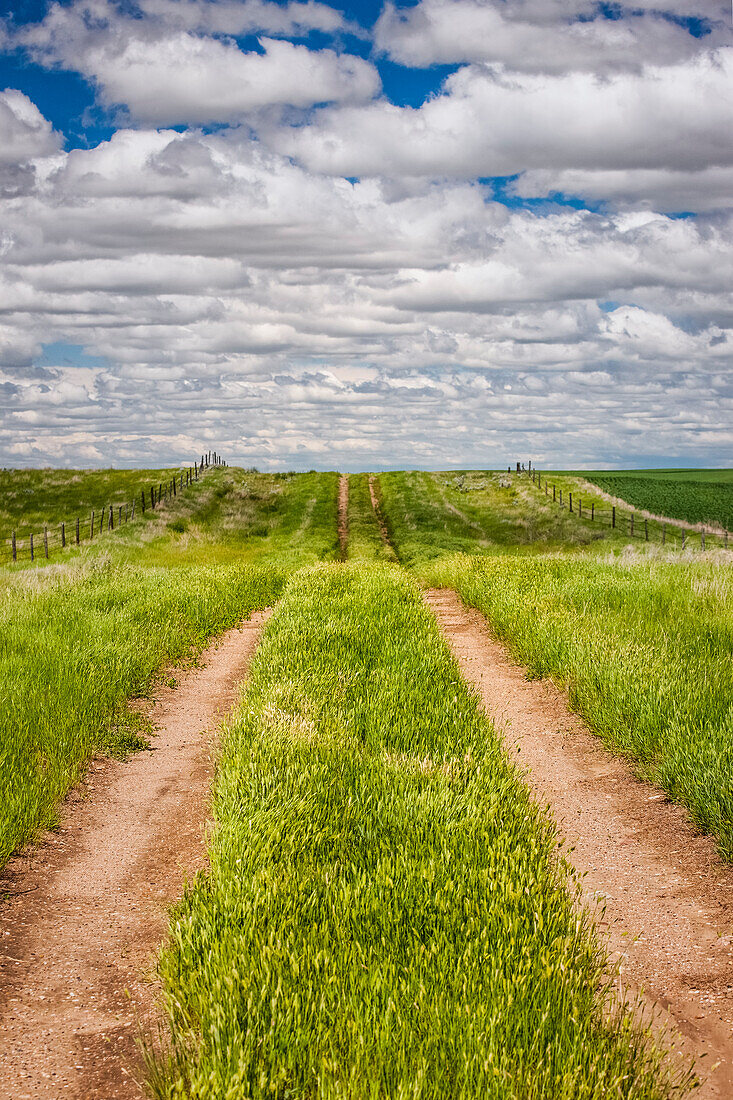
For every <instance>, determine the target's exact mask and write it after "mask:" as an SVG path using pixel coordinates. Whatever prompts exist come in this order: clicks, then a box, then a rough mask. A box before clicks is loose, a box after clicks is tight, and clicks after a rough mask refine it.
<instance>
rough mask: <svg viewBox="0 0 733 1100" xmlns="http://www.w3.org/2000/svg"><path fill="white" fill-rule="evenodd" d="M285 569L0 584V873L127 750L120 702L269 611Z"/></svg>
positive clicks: (107, 570)
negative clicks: (95, 770)
mask: <svg viewBox="0 0 733 1100" xmlns="http://www.w3.org/2000/svg"><path fill="white" fill-rule="evenodd" d="M283 583H284V573H283V571H282V570H276V569H273V568H271V567H270V568H262V567H260V568H258V567H253V566H245V567H242V566H226V567H219V568H216V569H214V568H211V567H199V568H197V569H148V568H139V567H138V568H135V567H132V566H119V565H118V566H112V565H111V564H109V563H104V562H97V563H92V564H88V565H86V566H80V565H67V566H61V567H56V568H53V567H51V568H49V569H46V570H43V571H38V572H30V571H26V572H23V573H16V574H15V575H8V574H5V575H0V597H1V599H0V607H1V610H0V697H2V703H3V705H2V711H1V712H0V864H1V863H3V862H4V861H5V860H6V859H7V857H8V856H9V855H10V854H11V853H12V851H13V850H14V848H16V847H17V846H18V845H20V844H22V843H23V842H25V841H28V840H31V839H32V838H33V837H34V835H35V834H36V833H37V831H38V830H39V829H40V828H41V827H43V826H47V825H50V824H52V823H53V822H54V820H55V807H56V805H57V803H58V801H59V799H61V798H62V797H63V795H64V794H65V793H66V792H67V790H68V789H69V787H70V786H71V785H72V784H73V783H74V782H76V780H77V779H78V778H79V776H80V774H81V771H82V769H83V767H84V764H85V763H86V762H87V761H88V759H89V758H90V757H91V756H92V755H94V754H96V753H102V752H113V753H115V752H116V753H119V752H121V751H125V750H126V749H129V748H132V747H136V746H137V745H138V744H139V743H140V742H139V737H136V732H135V731H136V728H137V725H138V721H137V720H136V718H135V715H134V714H133V713H131V712H130V710H129V708H128V706H127V700H128V699H129V698H130V697H131V696H135V695H139V694H140V693H144V692H145V691H146V690H147V689H148V687H149V685H150V682H151V679H152V678H153V676H154V674H155V673H156V671H157V670H158V669H159V668H160V666H161V665H162V664H164V663H167V662H172V661H177V660H180V659H181V658H183V657H186V656H187V655H189V654H191V653H192V652H195V651H196V650H198V649H200V648H201V647H202V646H203V645H205V643H206V642H207V640H208V639H209V638H210V637H211V636H212V635H215V634H218V633H220V632H221V631H223V630H225V629H226V628H227V627H230V626H232V625H233V624H234V623H235V622H236V621H237V620H239V619H241V618H245V617H247V616H248V615H249V614H250V612H251V611H253V610H254V609H255V608H261V607H265V606H267V605H268V604H270V603H272V602H273V601H274V600H275V599H276V598H277V596H278V595H279V593H280V590H281V588H282V585H283Z"/></svg>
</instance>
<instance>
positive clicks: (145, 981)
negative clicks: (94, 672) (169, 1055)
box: [0, 612, 267, 1100]
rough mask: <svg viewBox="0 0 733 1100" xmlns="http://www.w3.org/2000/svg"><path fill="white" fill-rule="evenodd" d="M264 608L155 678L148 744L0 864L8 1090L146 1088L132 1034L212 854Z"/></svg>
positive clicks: (58, 1092) (124, 1099) (0, 1081)
mask: <svg viewBox="0 0 733 1100" xmlns="http://www.w3.org/2000/svg"><path fill="white" fill-rule="evenodd" d="M266 615H267V613H266V612H265V613H259V614H256V615H253V616H252V618H251V620H249V621H248V622H246V623H244V624H243V626H242V627H241V629H235V630H231V631H229V633H228V634H226V635H225V636H224V637H223V638H222V639H221V641H220V642H218V643H216V644H215V645H213V646H212V647H210V648H209V649H208V650H207V651H206V653H204V654H202V657H201V661H202V662H203V663H204V665H205V667H203V668H196V669H192V670H191V671H189V672H187V673H183V674H180V675H181V682H180V684H179V686H178V687H176V688H175V689H170V688H161V689H160V690H158V691H157V692H156V695H157V698H156V700H155V704H154V706H153V707H152V710H151V712H150V718H151V720H152V722H153V724H154V726H155V727H156V728H157V734H156V735H155V737H154V738H153V740H152V747H151V751H143V752H140V753H137V754H135V755H134V756H132V757H130V758H129V759H128V760H126V761H124V762H122V761H109V760H105V761H100V762H97V763H95V764H92V766H91V767H90V769H89V771H88V774H87V778H86V781H85V782H84V783H83V784H82V785H81V786H80V787H79V788H77V790H76V791H75V792H74V794H73V795H72V796H70V798H69V799H67V802H66V803H65V805H64V807H63V809H62V815H61V816H62V822H61V826H60V828H59V829H58V830H56V831H54V832H51V833H49V834H47V836H46V837H45V839H44V840H43V842H42V843H41V844H40V845H39V846H38V847H34V848H31V849H29V850H28V852H27V853H25V854H22V855H20V856H17V857H16V858H15V859H13V860H12V861H11V862H10V864H8V866H7V867H6V869H5V871H4V872H3V875H2V879H1V880H0V896H4V897H5V898H6V899H7V900H5V901H4V902H2V905H1V907H0V936H1V942H2V953H1V955H0V1013H1V1017H0V1046H1V1049H2V1051H3V1056H2V1062H1V1063H0V1098H2V1100H37V1098H44V1100H59V1098H60V1097H75V1098H77V1100H132V1098H137V1097H140V1096H143V1095H144V1093H143V1090H142V1088H141V1087H140V1085H139V1084H138V1081H139V1080H140V1079H141V1077H142V1072H141V1068H142V1067H141V1059H140V1056H139V1052H138V1048H137V1042H136V1039H137V1035H138V1030H139V1024H140V1023H142V1024H143V1025H145V1024H149V1023H151V1022H152V1021H154V1020H155V1019H156V1018H157V1014H156V998H157V996H158V994H159V987H158V984H157V981H156V974H155V955H154V953H155V951H156V949H157V948H158V946H159V944H160V942H161V940H162V938H163V936H164V935H165V929H166V926H167V917H166V907H167V906H168V905H169V904H170V903H171V902H173V901H174V900H175V899H176V898H177V897H179V896H180V893H181V889H182V886H183V882H184V880H185V879H186V878H190V877H191V876H192V875H193V874H195V872H196V871H197V870H199V869H201V868H202V867H203V866H204V863H205V852H204V839H205V823H206V818H207V800H208V792H209V784H210V779H211V750H212V748H213V737H212V734H213V730H214V729H215V727H216V726H217V725H218V723H219V722H220V720H221V718H222V717H223V716H224V715H225V714H226V712H227V711H228V710H229V709H230V707H231V706H232V704H233V702H234V700H235V698H236V695H237V688H238V684H239V683H240V681H241V680H242V679H243V678H244V677H245V675H246V672H247V667H248V664H249V661H250V658H251V655H252V653H253V651H254V649H255V646H256V644H257V639H258V637H259V633H260V630H261V628H262V625H263V622H264V621H265V618H266ZM207 734H208V736H207Z"/></svg>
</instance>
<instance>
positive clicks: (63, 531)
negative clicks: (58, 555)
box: [61, 523, 66, 550]
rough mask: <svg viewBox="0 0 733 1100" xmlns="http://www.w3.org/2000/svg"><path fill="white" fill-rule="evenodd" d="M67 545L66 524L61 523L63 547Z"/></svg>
mask: <svg viewBox="0 0 733 1100" xmlns="http://www.w3.org/2000/svg"><path fill="white" fill-rule="evenodd" d="M65 546H66V524H65V523H62V524H61V549H62V550H63V548H64V547H65Z"/></svg>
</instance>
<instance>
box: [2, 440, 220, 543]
mask: <svg viewBox="0 0 733 1100" xmlns="http://www.w3.org/2000/svg"><path fill="white" fill-rule="evenodd" d="M216 466H226V462H224V460H223V459H222V457H221V455H219V454H217V453H216V451H207V452H206V454H203V455H201V461H200V462H194V463H193V465H192V466H187V467H184V468H183V469H181V470H180V471H179V472H178V473H176V474H175V475H174V476H173V477H172V478H170V479H169V478H166V480H165V481H161V482H159V483H158V484H157V485H150V486H149V487H146V488H143V489H141V490H140V493H139V495H137V496H134V497H133V498H132V500H125V501H122V502H121V503H120V501H119V500H117V501H114V502H112V503H109V504H105V505H104V506H103V507H102V508H101V509H96V508H93V509H92V510H91V512H90V513H87V514H86V515H84V516H81V515H78V516H74V517H72V519H70V520H62V521H61V522H60V523H58V522H57V523H55V524H53V525H48V526H44V527H43V529H42V530H41V531H25V532H23V533H21V532H20V531H19V530H18V529H16V530H13V532H12V534H11V535H10V537H9V538H5V539H4V540H3V541H2V544H1V545H0V561H1V562H2V564H6V565H7V564H9V563H10V562H17V561H36V560H38V559H39V558H42V559H47V558H49V557H50V555H51V554H53V553H58V552H59V551H61V550H65V549H66V548H67V547H70V546H81V545H82V543H84V542H90V541H91V540H92V539H95V538H99V536H100V535H104V534H106V533H107V532H111V531H115V530H119V528H120V527H124V526H125V524H127V523H130V522H131V521H132V520H134V519H135V517H136V516H139V515H144V514H145V512H146V511H155V509H156V508H158V507H160V505H162V504H165V503H166V502H167V501H172V500H174V499H176V498H177V497H178V495H179V494H182V493H184V492H185V491H186V489H188V488H189V486H191V485H193V484H194V483H195V482H197V481H198V480H199V478H200V477H201V476H202V475H203V474H204V473H206V471H207V470H210V469H213V468H214V467H216Z"/></svg>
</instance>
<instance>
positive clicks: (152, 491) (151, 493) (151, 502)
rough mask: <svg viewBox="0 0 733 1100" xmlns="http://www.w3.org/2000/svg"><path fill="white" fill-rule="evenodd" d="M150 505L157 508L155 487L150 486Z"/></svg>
mask: <svg viewBox="0 0 733 1100" xmlns="http://www.w3.org/2000/svg"><path fill="white" fill-rule="evenodd" d="M150 507H151V508H155V489H154V488H153V486H152V485H151V486H150Z"/></svg>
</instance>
